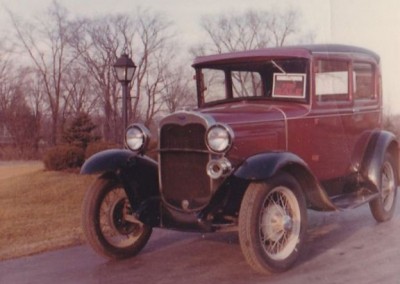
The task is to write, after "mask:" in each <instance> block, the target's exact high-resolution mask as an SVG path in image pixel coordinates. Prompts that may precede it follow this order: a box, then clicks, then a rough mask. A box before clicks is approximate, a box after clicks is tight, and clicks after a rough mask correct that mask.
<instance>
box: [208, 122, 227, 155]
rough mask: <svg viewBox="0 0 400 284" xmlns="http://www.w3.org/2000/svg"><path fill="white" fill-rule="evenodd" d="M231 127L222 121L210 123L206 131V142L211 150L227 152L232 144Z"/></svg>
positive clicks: (221, 152)
mask: <svg viewBox="0 0 400 284" xmlns="http://www.w3.org/2000/svg"><path fill="white" fill-rule="evenodd" d="M233 139H234V133H233V130H232V128H230V127H229V126H228V125H226V124H223V123H216V124H213V125H211V126H210V127H209V128H208V129H207V132H206V144H207V147H208V149H209V150H210V151H211V152H214V153H217V154H223V153H226V152H228V151H229V150H230V149H231V147H232V144H233Z"/></svg>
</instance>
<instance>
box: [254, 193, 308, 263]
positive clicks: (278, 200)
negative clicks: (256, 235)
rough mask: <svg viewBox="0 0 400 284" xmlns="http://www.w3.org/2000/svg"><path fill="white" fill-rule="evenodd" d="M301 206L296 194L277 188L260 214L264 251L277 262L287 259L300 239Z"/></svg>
mask: <svg viewBox="0 0 400 284" xmlns="http://www.w3.org/2000/svg"><path fill="white" fill-rule="evenodd" d="M300 227H301V215H300V206H299V203H298V201H297V198H296V196H295V195H294V193H293V192H292V191H291V190H290V189H288V188H286V187H283V186H281V187H277V188H275V189H274V190H272V191H271V192H270V193H269V194H268V196H267V197H266V198H265V201H264V206H263V208H262V210H261V214H260V239H261V242H262V245H263V248H264V251H265V252H266V253H267V255H268V256H269V257H271V258H272V259H275V260H282V259H285V258H287V257H288V256H289V255H290V254H291V253H292V252H293V251H294V250H295V249H296V245H297V244H298V242H299V239H300V229H301V228H300Z"/></svg>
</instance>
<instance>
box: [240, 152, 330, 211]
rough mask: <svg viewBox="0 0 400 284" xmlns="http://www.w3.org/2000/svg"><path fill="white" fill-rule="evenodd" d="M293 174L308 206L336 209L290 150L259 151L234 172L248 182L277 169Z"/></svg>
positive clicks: (264, 178)
mask: <svg viewBox="0 0 400 284" xmlns="http://www.w3.org/2000/svg"><path fill="white" fill-rule="evenodd" d="M281 170H282V171H285V172H288V173H290V174H291V175H293V176H294V177H295V178H296V179H297V181H298V182H299V183H300V185H301V187H302V190H303V192H304V194H305V196H306V199H307V202H308V204H309V207H310V208H314V209H317V210H323V211H331V210H337V208H336V206H335V205H334V204H333V203H332V202H331V200H330V199H329V197H328V195H327V194H326V192H325V190H324V189H323V187H322V186H321V184H320V183H319V181H318V180H317V179H316V178H315V176H314V175H313V173H312V172H311V170H310V169H309V167H308V166H307V164H306V162H304V161H303V159H301V158H300V157H299V156H297V155H295V154H293V153H290V152H269V153H261V154H257V155H255V156H252V157H250V158H248V159H247V160H246V161H245V162H244V163H243V164H242V165H241V166H240V167H239V168H238V169H237V170H236V171H235V172H234V173H233V175H234V176H235V177H237V178H240V179H244V180H247V181H250V182H253V181H254V182H258V181H265V180H267V179H269V178H271V177H272V176H273V175H275V174H276V173H278V172H279V171H281Z"/></svg>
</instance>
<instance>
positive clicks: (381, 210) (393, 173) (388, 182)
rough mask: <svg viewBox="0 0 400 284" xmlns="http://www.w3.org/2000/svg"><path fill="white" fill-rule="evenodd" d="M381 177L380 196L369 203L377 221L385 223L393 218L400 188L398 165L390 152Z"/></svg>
mask: <svg viewBox="0 0 400 284" xmlns="http://www.w3.org/2000/svg"><path fill="white" fill-rule="evenodd" d="M380 175H381V176H380V188H379V196H378V197H377V198H375V199H374V200H372V201H371V202H370V203H369V207H370V209H371V213H372V216H374V218H375V220H376V221H378V222H385V221H388V220H390V219H391V218H392V217H393V214H394V209H395V207H396V196H397V186H398V175H397V163H396V161H395V158H394V157H393V156H392V155H391V154H390V153H389V152H387V153H386V155H385V158H384V161H383V163H382V167H381V173H380Z"/></svg>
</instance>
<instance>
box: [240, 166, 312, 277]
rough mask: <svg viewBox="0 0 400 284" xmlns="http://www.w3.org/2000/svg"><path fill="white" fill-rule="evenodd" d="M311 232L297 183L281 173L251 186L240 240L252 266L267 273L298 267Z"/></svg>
mask: <svg viewBox="0 0 400 284" xmlns="http://www.w3.org/2000/svg"><path fill="white" fill-rule="evenodd" d="M306 233H307V208H306V202H305V199H304V195H303V192H302V190H301V187H300V185H299V183H298V182H297V180H296V179H295V178H294V177H293V176H291V175H290V174H287V173H278V174H277V175H275V176H274V177H272V178H271V179H269V180H268V181H267V182H262V183H251V184H250V185H249V187H248V188H247V190H246V193H245V195H244V197H243V200H242V204H241V207H240V213H239V241H240V246H241V249H242V252H243V254H244V256H245V258H246V260H247V262H248V263H249V264H250V266H251V267H252V268H253V269H254V270H256V271H258V272H260V273H264V274H270V273H271V272H273V273H275V272H282V271H285V270H287V269H289V268H290V267H292V266H293V265H294V263H295V262H296V260H297V259H298V256H299V255H300V254H301V252H302V250H303V247H304V243H305V238H306Z"/></svg>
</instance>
